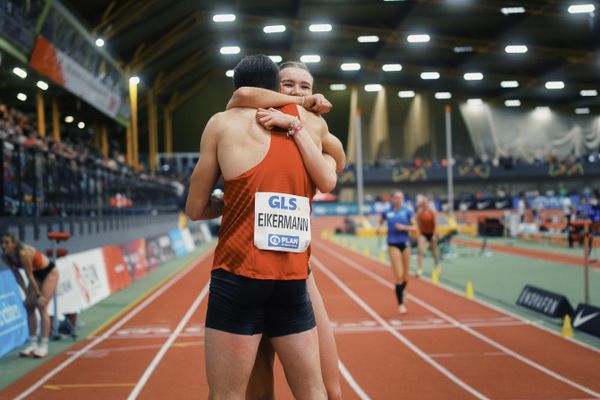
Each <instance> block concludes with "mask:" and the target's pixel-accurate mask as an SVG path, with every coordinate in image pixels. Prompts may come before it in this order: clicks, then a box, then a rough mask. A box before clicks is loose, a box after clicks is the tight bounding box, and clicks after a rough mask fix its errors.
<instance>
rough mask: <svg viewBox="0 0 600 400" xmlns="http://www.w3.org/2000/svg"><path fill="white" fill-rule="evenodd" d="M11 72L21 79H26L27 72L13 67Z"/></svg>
mask: <svg viewBox="0 0 600 400" xmlns="http://www.w3.org/2000/svg"><path fill="white" fill-rule="evenodd" d="M12 72H13V74H15V75H16V76H18V77H19V78H21V79H25V78H27V71H25V70H24V69H23V68H19V67H14V68H13V70H12Z"/></svg>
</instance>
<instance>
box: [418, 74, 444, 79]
mask: <svg viewBox="0 0 600 400" xmlns="http://www.w3.org/2000/svg"><path fill="white" fill-rule="evenodd" d="M421 79H425V80H428V79H440V74H439V73H438V72H422V73H421Z"/></svg>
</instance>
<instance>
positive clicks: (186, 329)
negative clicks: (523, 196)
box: [0, 220, 600, 400]
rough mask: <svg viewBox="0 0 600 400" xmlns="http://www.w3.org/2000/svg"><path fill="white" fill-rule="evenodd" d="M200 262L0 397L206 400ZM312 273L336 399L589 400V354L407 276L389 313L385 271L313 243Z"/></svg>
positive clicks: (207, 260)
mask: <svg viewBox="0 0 600 400" xmlns="http://www.w3.org/2000/svg"><path fill="white" fill-rule="evenodd" d="M316 222H317V223H316V225H317V227H320V226H322V225H323V224H327V222H328V221H327V220H317V221H316ZM315 236H317V237H318V236H319V235H318V234H317V235H315ZM211 256H212V254H211V252H209V253H207V254H205V255H203V256H202V257H200V258H199V259H198V260H197V261H196V263H195V264H193V265H190V266H189V267H188V268H186V269H185V270H183V271H182V272H180V273H179V274H177V275H176V276H175V277H173V278H172V279H171V280H170V281H169V282H168V283H167V284H166V285H164V286H162V287H161V288H160V289H158V290H157V291H156V292H155V293H153V294H152V295H150V296H149V297H147V298H146V299H145V300H144V301H142V302H141V303H140V304H138V305H137V306H135V307H134V308H132V309H131V311H129V312H128V313H126V314H125V315H123V316H122V317H121V318H120V319H118V320H117V321H115V322H114V323H113V324H112V325H111V326H110V327H108V328H106V330H105V331H103V332H102V333H101V334H99V335H98V336H96V337H95V338H92V339H88V340H85V341H82V342H80V343H78V344H77V345H76V347H74V348H73V349H71V351H69V352H68V353H65V354H62V355H60V356H57V357H55V358H54V359H52V360H50V361H49V362H48V363H46V364H44V365H43V366H42V367H40V368H39V369H37V370H35V371H33V372H32V373H30V374H28V375H26V376H25V377H23V378H22V379H21V380H19V381H17V382H16V383H14V384H13V385H11V386H9V387H8V388H6V389H5V390H4V391H3V392H0V399H13V398H16V399H25V398H26V399H44V400H55V399H57V400H58V399H61V400H64V399H88V400H96V399H111V400H112V399H201V398H206V397H207V395H208V390H207V386H206V379H205V371H204V352H203V325H202V323H203V320H204V315H205V311H206V294H207V284H208V280H209V271H210V264H211V261H212V260H211V258H212V257H211ZM313 266H314V271H315V278H316V280H317V282H318V285H319V288H320V290H321V293H322V295H323V298H324V301H325V304H326V306H327V309H328V311H329V314H330V317H331V320H332V324H333V328H334V332H335V335H336V340H337V345H338V350H339V355H340V366H341V367H342V371H343V380H342V383H343V386H342V390H343V394H344V398H345V399H398V398H406V399H463V398H479V399H496V398H502V399H525V398H526V399H589V398H600V379H598V378H599V375H598V366H599V365H600V352H598V351H597V350H595V349H591V348H588V347H586V346H583V345H580V344H577V343H575V342H573V341H570V340H565V339H563V338H561V337H560V336H558V335H556V334H554V333H551V332H549V331H546V330H544V329H541V328H539V327H537V326H534V325H531V324H528V323H526V322H524V321H522V320H521V319H518V318H516V317H513V316H511V315H509V314H506V313H504V312H502V311H499V310H496V309H494V308H491V307H489V306H487V305H485V304H483V303H480V302H478V301H473V300H467V299H465V298H464V297H463V296H461V295H460V294H457V293H454V292H451V291H449V290H447V289H444V288H442V287H439V286H434V285H432V284H430V283H429V282H426V281H422V280H417V279H413V280H411V282H410V284H409V286H408V289H407V290H408V293H409V298H408V303H407V306H408V308H409V313H408V314H407V315H405V316H402V317H400V316H399V315H398V314H397V313H396V309H397V307H396V304H395V298H394V294H393V289H392V285H391V272H390V269H389V267H388V266H387V265H384V264H382V263H380V262H378V261H376V260H374V259H371V258H368V257H365V256H363V255H360V254H357V253H355V252H352V251H350V250H348V249H345V248H342V247H339V246H336V245H333V244H331V243H329V242H325V241H324V240H322V239H315V240H314V246H313ZM276 377H277V380H276V382H277V384H276V396H277V398H278V399H291V398H292V396H291V393H290V391H289V390H288V389H287V386H286V384H285V379H284V377H283V374H282V372H281V368H280V367H278V369H277V371H276Z"/></svg>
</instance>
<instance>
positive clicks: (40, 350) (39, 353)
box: [33, 346, 48, 358]
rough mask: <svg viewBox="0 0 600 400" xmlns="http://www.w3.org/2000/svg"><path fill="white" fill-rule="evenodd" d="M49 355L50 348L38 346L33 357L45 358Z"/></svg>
mask: <svg viewBox="0 0 600 400" xmlns="http://www.w3.org/2000/svg"><path fill="white" fill-rule="evenodd" d="M47 355H48V346H38V347H37V349H35V350H34V351H33V356H34V357H35V358H44V357H46V356H47Z"/></svg>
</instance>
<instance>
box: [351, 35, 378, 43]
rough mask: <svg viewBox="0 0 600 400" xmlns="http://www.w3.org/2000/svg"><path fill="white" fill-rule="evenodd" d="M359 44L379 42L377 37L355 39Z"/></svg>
mask: <svg viewBox="0 0 600 400" xmlns="http://www.w3.org/2000/svg"><path fill="white" fill-rule="evenodd" d="M356 40H358V42H359V43H376V42H379V36H376V35H373V36H359V37H357V38H356Z"/></svg>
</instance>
